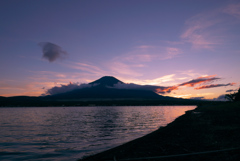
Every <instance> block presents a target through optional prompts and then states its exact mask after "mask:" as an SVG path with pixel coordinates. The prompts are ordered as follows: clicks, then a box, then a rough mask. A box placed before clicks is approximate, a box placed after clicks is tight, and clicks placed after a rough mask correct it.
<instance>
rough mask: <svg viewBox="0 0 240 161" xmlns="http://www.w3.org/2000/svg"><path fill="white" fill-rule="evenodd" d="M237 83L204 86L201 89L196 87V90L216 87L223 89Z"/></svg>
mask: <svg viewBox="0 0 240 161" xmlns="http://www.w3.org/2000/svg"><path fill="white" fill-rule="evenodd" d="M235 84H236V83H227V84H211V85H203V86H200V87H196V88H194V89H197V90H198V89H206V88H215V87H223V86H233V85H235Z"/></svg>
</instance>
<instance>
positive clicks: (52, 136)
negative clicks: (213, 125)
mask: <svg viewBox="0 0 240 161" xmlns="http://www.w3.org/2000/svg"><path fill="white" fill-rule="evenodd" d="M195 107H196V106H112V107H110V106H102V107H26V108H23V107H18V108H0V160H1V161H4V160H6V161H7V160H34V161H35V160H39V161H40V160H45V161H46V160H64V161H65V160H66V161H68V160H77V159H79V158H82V157H83V156H87V155H91V154H95V153H98V152H101V151H104V150H107V149H109V148H113V147H115V146H118V145H120V144H123V143H125V142H127V141H130V140H133V139H136V138H139V137H141V136H143V135H146V134H148V133H150V132H152V131H154V130H157V129H158V128H159V127H160V126H166V125H167V124H168V123H170V122H172V121H173V120H174V119H175V118H176V117H178V116H180V115H182V114H184V113H185V111H187V110H191V109H194V108H195Z"/></svg>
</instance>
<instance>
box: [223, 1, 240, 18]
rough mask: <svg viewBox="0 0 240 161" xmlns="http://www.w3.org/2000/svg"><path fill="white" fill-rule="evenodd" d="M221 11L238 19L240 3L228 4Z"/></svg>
mask: <svg viewBox="0 0 240 161" xmlns="http://www.w3.org/2000/svg"><path fill="white" fill-rule="evenodd" d="M223 12H225V13H227V14H229V15H232V16H234V17H236V18H239V19H240V3H237V4H230V5H228V6H227V7H226V8H224V9H223Z"/></svg>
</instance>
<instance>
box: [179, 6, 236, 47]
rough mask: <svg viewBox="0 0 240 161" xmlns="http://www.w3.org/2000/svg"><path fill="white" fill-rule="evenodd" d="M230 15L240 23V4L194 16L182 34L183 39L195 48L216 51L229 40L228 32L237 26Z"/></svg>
mask: <svg viewBox="0 0 240 161" xmlns="http://www.w3.org/2000/svg"><path fill="white" fill-rule="evenodd" d="M227 15H228V16H227ZM229 15H230V16H232V17H236V18H237V19H238V22H239V20H240V3H235V4H230V5H227V6H225V7H222V8H216V9H213V10H211V11H206V12H202V13H199V14H198V15H195V16H192V17H191V18H190V19H188V20H187V21H186V22H185V30H184V32H183V33H182V34H181V39H182V40H183V41H184V42H188V43H190V44H192V47H193V48H198V49H214V48H216V47H217V46H218V45H222V44H223V43H224V42H226V41H227V40H228V39H227V38H226V36H227V35H228V34H227V32H228V31H227V30H232V27H233V26H235V25H236V22H235V20H234V19H231V18H229ZM234 28H236V26H235V27H234ZM228 38H229V37H228Z"/></svg>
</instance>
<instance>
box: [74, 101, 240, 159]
mask: <svg viewBox="0 0 240 161" xmlns="http://www.w3.org/2000/svg"><path fill="white" fill-rule="evenodd" d="M239 134H240V103H239V102H236V103H228V104H223V105H204V106H199V107H197V108H195V109H194V110H190V111H186V113H185V114H184V115H182V116H180V117H178V118H176V119H175V120H174V121H173V122H171V123H169V124H168V125H167V126H165V127H160V128H159V129H158V130H156V131H154V132H152V133H150V134H147V135H145V136H143V137H141V138H137V139H135V140H132V141H130V142H127V143H125V144H123V145H120V146H117V147H115V148H112V149H109V150H106V151H104V152H101V153H98V154H95V155H92V156H87V157H84V158H83V159H80V160H81V161H101V160H114V159H115V160H146V159H148V160H151V161H152V160H159V158H161V160H168V161H169V160H181V159H184V160H185V161H186V160H203V159H207V160H214V161H215V160H218V161H219V160H220V161H224V160H238V159H239V158H240V137H239ZM167 156H170V157H167ZM134 158H135V159H134ZM141 158H142V159H141ZM144 158H145V159H144ZM80 160H79V161H80Z"/></svg>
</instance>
